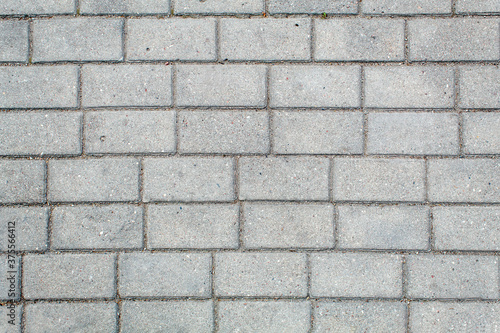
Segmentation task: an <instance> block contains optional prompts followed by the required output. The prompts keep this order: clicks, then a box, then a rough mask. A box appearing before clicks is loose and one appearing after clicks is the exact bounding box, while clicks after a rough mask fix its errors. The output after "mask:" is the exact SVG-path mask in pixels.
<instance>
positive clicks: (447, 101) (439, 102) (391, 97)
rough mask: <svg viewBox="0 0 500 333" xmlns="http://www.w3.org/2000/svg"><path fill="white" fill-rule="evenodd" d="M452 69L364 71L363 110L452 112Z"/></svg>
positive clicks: (383, 69) (406, 68)
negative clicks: (447, 110) (441, 110)
mask: <svg viewBox="0 0 500 333" xmlns="http://www.w3.org/2000/svg"><path fill="white" fill-rule="evenodd" d="M453 81H454V80H453V69H452V68H446V67H431V66H412V67H392V66H390V67H389V66H387V67H366V68H365V106H366V107H375V108H377V107H378V108H451V107H453V100H454V92H453V88H454V82H453Z"/></svg>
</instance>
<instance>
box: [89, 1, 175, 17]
mask: <svg viewBox="0 0 500 333" xmlns="http://www.w3.org/2000/svg"><path fill="white" fill-rule="evenodd" d="M80 12H81V13H82V14H170V0H162V1H156V0H80Z"/></svg>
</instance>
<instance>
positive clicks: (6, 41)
mask: <svg viewBox="0 0 500 333" xmlns="http://www.w3.org/2000/svg"><path fill="white" fill-rule="evenodd" d="M0 6H1V5H0ZM0 8H1V7H0ZM0 45H2V48H1V49H0V62H7V61H9V62H26V61H27V60H28V22H27V21H17V20H16V21H14V20H12V21H11V20H8V21H7V20H5V21H0Z"/></svg>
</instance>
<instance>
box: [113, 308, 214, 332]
mask: <svg viewBox="0 0 500 333" xmlns="http://www.w3.org/2000/svg"><path fill="white" fill-rule="evenodd" d="M120 317H121V321H122V323H121V330H122V332H124V333H125V332H148V331H149V332H179V331H182V330H184V332H200V333H209V332H213V303H212V301H149V302H141V301H123V302H122V310H121V316H120Z"/></svg>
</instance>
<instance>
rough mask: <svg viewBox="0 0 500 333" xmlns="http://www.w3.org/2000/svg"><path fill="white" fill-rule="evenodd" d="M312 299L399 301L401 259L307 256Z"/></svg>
mask: <svg viewBox="0 0 500 333" xmlns="http://www.w3.org/2000/svg"><path fill="white" fill-rule="evenodd" d="M309 263H310V266H311V295H312V296H313V297H400V296H401V293H402V264H401V256H400V255H394V254H375V253H315V254H311V255H310V259H309Z"/></svg>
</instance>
